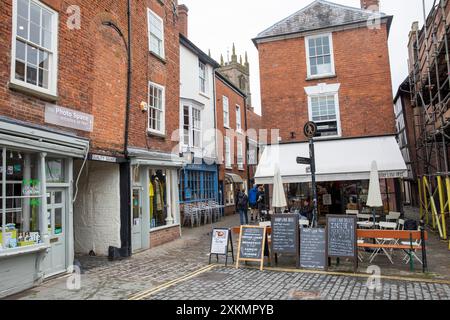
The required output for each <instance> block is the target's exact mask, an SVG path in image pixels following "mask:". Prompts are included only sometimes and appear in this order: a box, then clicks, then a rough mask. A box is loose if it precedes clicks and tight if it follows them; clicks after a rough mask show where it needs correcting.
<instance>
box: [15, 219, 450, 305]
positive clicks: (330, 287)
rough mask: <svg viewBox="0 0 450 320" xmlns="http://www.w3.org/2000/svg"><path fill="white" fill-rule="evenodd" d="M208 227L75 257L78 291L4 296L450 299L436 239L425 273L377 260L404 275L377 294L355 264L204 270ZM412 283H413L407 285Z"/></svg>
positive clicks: (389, 272)
mask: <svg viewBox="0 0 450 320" xmlns="http://www.w3.org/2000/svg"><path fill="white" fill-rule="evenodd" d="M238 224H239V218H238V216H231V217H227V218H225V219H224V220H223V221H221V222H220V223H218V224H215V225H214V226H216V227H231V226H235V225H238ZM210 230H211V226H210V225H208V226H202V227H200V228H194V229H190V228H185V229H183V237H182V239H179V240H177V241H175V242H172V243H169V244H166V245H163V246H161V247H157V248H154V249H151V250H147V251H144V252H142V253H138V254H135V255H133V256H132V257H131V258H130V259H126V260H122V261H114V262H110V261H108V260H107V259H106V258H101V257H79V259H80V263H81V265H82V270H83V274H82V275H81V288H80V289H79V290H69V289H68V288H67V285H66V283H67V280H68V279H69V278H68V276H63V277H60V278H56V279H53V280H48V281H46V282H44V283H43V284H42V285H41V286H39V287H35V288H33V289H30V290H28V291H25V292H23V293H20V294H17V295H14V296H11V297H9V299H27V300H28V299H31V300H42V299H45V300H48V299H56V300H58V299H70V300H98V299H99V300H111V299H113V300H119V299H120V300H124V299H129V298H132V297H138V298H139V299H161V300H164V299H171V300H180V299H181V300H183V299H193V300H195V299H198V300H202V299H249V300H260V299H262V300H268V299H283V300H284V299H290V300H301V299H307V300H310V299H433V300H434V299H450V282H449V280H450V278H449V275H450V270H449V268H450V261H449V254H448V251H447V250H446V248H445V246H444V245H442V244H440V243H439V241H438V240H433V241H430V246H431V247H432V248H430V249H429V265H430V273H428V274H425V275H424V274H422V273H421V272H420V268H419V266H416V269H419V270H416V272H413V273H411V272H409V268H408V265H404V264H403V265H402V264H396V265H394V266H393V265H390V264H388V261H387V259H385V258H384V257H380V258H379V259H377V260H375V261H376V262H375V263H376V264H377V265H378V266H380V268H381V271H382V276H387V277H389V276H391V277H392V276H402V277H407V278H408V279H405V280H404V281H402V280H400V279H401V278H398V277H395V279H392V278H382V279H381V284H382V291H381V292H376V291H372V290H368V289H367V286H366V282H367V276H366V275H365V274H364V271H365V270H366V267H367V264H362V265H361V266H360V269H359V272H360V273H361V274H360V275H358V276H352V275H350V274H345V273H337V272H338V271H346V272H348V271H349V268H348V266H347V265H346V264H345V262H344V263H343V264H342V266H341V268H340V269H337V268H334V269H332V271H335V272H336V273H334V274H333V273H331V274H325V273H320V272H319V273H316V272H301V271H300V270H292V269H290V270H286V269H278V270H276V269H273V268H269V269H268V270H264V271H263V272H260V271H259V270H256V269H252V268H250V269H245V268H244V267H243V266H242V268H241V269H239V270H236V269H234V268H233V266H229V267H228V268H225V267H224V266H223V264H224V261H223V260H224V259H223V258H221V260H220V264H218V265H215V266H212V267H211V268H207V269H205V267H207V266H208V252H209V243H210V235H209V232H210ZM432 238H433V239H434V236H432ZM233 240H234V244H235V245H234V248H235V251H236V248H237V239H236V238H235V237H234V239H233ZM230 260H231V259H230ZM213 261H214V260H213ZM279 262H280V265H279V266H278V267H280V268H292V265H293V264H292V261H290V259H289V258H287V257H282V258H281V259H280V261H279ZM266 265H267V264H266ZM341 269H342V270H341ZM412 278H415V279H416V280H415V281H412V280H411V279H412ZM420 278H422V279H423V280H420Z"/></svg>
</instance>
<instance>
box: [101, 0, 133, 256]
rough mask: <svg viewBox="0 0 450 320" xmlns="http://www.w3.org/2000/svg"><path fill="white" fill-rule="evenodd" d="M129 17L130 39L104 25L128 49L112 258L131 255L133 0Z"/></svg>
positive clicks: (128, 1) (129, 5)
mask: <svg viewBox="0 0 450 320" xmlns="http://www.w3.org/2000/svg"><path fill="white" fill-rule="evenodd" d="M127 7H128V8H127V19H128V35H127V38H128V40H126V39H125V36H124V35H123V33H122V31H121V30H120V29H119V27H118V26H117V25H115V24H114V23H113V22H111V21H106V22H103V25H105V26H109V27H111V28H113V29H114V30H116V31H117V33H118V34H119V35H120V37H121V38H122V40H123V41H124V43H125V47H126V49H127V56H128V57H127V59H128V61H127V65H128V66H127V68H128V71H127V98H126V106H125V132H124V140H125V143H124V150H123V154H124V156H125V161H123V162H121V163H120V241H121V248H120V249H119V248H115V247H109V253H108V257H109V259H110V260H116V259H121V258H127V257H130V256H131V252H132V249H131V163H130V157H129V154H128V142H129V137H128V131H129V119H130V107H131V79H132V67H131V37H132V32H131V0H127Z"/></svg>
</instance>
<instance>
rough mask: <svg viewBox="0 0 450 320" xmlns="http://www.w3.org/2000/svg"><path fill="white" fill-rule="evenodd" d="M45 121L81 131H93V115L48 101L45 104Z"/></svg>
mask: <svg viewBox="0 0 450 320" xmlns="http://www.w3.org/2000/svg"><path fill="white" fill-rule="evenodd" d="M45 122H46V123H51V124H55V125H58V126H62V127H67V128H72V129H77V130H81V131H87V132H92V131H94V116H92V115H90V114H87V113H84V112H80V111H77V110H72V109H68V108H64V107H61V106H58V105H54V104H50V103H47V104H46V105H45Z"/></svg>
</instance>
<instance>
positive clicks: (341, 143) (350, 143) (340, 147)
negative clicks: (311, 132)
mask: <svg viewBox="0 0 450 320" xmlns="http://www.w3.org/2000/svg"><path fill="white" fill-rule="evenodd" d="M314 149H315V157H316V180H317V181H318V182H325V181H351V180H369V177H370V165H371V163H372V162H373V161H376V162H377V164H378V171H379V175H380V178H403V177H405V176H406V175H407V168H406V164H405V161H404V159H403V157H402V154H401V152H400V148H399V146H398V144H397V140H396V139H395V136H383V137H370V138H355V139H340V140H322V141H321V140H317V141H315V142H314ZM297 157H303V158H309V143H307V142H305V143H292V144H280V145H272V146H267V147H265V150H264V152H263V155H262V157H261V160H260V162H259V165H258V169H257V171H256V175H255V183H256V184H273V176H274V166H275V164H278V166H279V168H280V171H281V176H282V178H283V183H304V182H311V173H310V166H308V165H300V164H297Z"/></svg>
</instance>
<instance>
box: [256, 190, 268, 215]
mask: <svg viewBox="0 0 450 320" xmlns="http://www.w3.org/2000/svg"><path fill="white" fill-rule="evenodd" d="M257 199H258V200H257V207H258V212H259V216H260V218H262V217H263V214H262V212H263V211H264V210H266V190H265V189H264V186H259V188H258V196H257ZM265 218H267V217H265Z"/></svg>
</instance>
